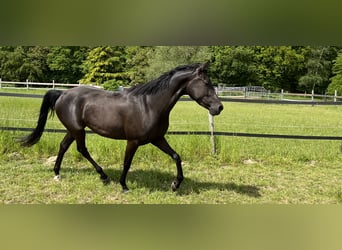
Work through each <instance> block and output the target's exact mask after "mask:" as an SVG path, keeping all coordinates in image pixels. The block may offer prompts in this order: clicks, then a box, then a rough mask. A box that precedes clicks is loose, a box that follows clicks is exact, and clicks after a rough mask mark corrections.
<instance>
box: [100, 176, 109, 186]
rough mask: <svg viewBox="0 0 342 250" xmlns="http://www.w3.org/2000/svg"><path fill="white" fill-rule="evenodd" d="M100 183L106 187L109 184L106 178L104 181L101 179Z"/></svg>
mask: <svg viewBox="0 0 342 250" xmlns="http://www.w3.org/2000/svg"><path fill="white" fill-rule="evenodd" d="M101 181H102V183H103V185H108V184H109V183H110V179H109V177H107V178H106V179H102V178H101Z"/></svg>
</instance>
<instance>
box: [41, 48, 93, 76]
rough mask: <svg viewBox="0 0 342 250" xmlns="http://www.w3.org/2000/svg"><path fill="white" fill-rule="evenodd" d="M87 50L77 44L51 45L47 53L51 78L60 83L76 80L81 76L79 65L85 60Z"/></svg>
mask: <svg viewBox="0 0 342 250" xmlns="http://www.w3.org/2000/svg"><path fill="white" fill-rule="evenodd" d="M88 51H89V48H86V47H78V46H56V47H51V49H50V52H49V54H48V55H47V63H48V66H49V68H50V70H51V78H52V79H53V80H55V81H56V82H62V83H76V82H78V80H79V79H81V78H82V77H83V72H82V67H81V65H82V63H83V62H84V61H85V59H86V57H87V53H88Z"/></svg>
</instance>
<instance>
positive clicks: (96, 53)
mask: <svg viewBox="0 0 342 250" xmlns="http://www.w3.org/2000/svg"><path fill="white" fill-rule="evenodd" d="M82 67H83V72H84V73H85V75H84V76H83V78H82V79H80V80H79V82H80V83H93V84H95V85H102V84H103V83H105V82H107V84H106V86H105V87H106V88H109V89H115V88H117V87H118V86H125V85H127V83H128V81H129V80H128V77H127V74H126V73H125V72H124V69H125V53H124V47H122V46H116V47H109V46H106V47H95V48H93V49H91V50H90V52H89V54H88V56H87V59H86V60H85V62H84V63H83V65H82Z"/></svg>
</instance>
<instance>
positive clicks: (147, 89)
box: [127, 63, 200, 96]
mask: <svg viewBox="0 0 342 250" xmlns="http://www.w3.org/2000/svg"><path fill="white" fill-rule="evenodd" d="M199 65H200V63H194V64H190V65H182V66H178V67H176V68H174V69H173V70H170V71H168V72H165V73H164V74H162V75H161V76H159V77H158V78H157V79H154V80H152V81H150V82H147V83H142V84H138V85H135V86H133V87H131V88H129V89H128V90H127V92H128V93H131V94H133V95H136V96H137V95H154V94H156V93H158V92H160V91H161V90H163V89H165V88H168V87H169V83H170V79H171V78H172V76H173V75H174V74H175V73H177V72H179V71H188V70H189V71H195V70H196V69H197V68H198V66H199Z"/></svg>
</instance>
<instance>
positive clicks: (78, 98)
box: [21, 63, 223, 192]
mask: <svg viewBox="0 0 342 250" xmlns="http://www.w3.org/2000/svg"><path fill="white" fill-rule="evenodd" d="M207 68H208V63H205V64H199V63H196V64H192V65H186V66H179V67H177V68H175V69H173V70H171V71H169V72H167V73H165V74H163V75H161V76H160V77H159V78H157V79H155V80H152V81H150V82H148V83H146V84H141V85H137V86H134V87H131V88H130V89H128V90H125V91H123V92H120V93H116V92H110V91H104V90H101V89H98V88H94V87H85V86H80V87H76V88H73V89H69V90H66V91H59V90H49V91H48V92H47V93H46V94H45V96H44V98H43V102H42V105H41V108H40V115H39V119H38V123H37V127H36V128H35V129H34V131H33V132H32V133H31V134H30V135H28V136H27V137H24V138H22V140H21V143H22V145H23V146H32V145H33V144H35V143H37V142H38V141H39V139H40V137H41V135H42V133H43V131H44V127H45V124H46V120H47V116H48V113H49V111H50V110H51V111H55V112H56V114H57V116H58V118H59V119H60V121H61V122H62V123H63V125H64V126H65V127H66V129H67V134H66V135H65V137H64V139H63V140H62V142H61V144H60V149H59V153H58V156H57V160H56V163H55V166H54V172H55V174H56V176H55V178H56V179H59V170H60V167H61V163H62V159H63V156H64V153H65V152H66V151H67V150H68V148H69V146H70V145H71V144H72V142H73V141H74V140H76V143H77V150H78V151H79V152H80V153H81V154H82V155H83V156H84V157H85V158H86V159H87V160H88V161H89V162H90V163H91V164H92V165H93V166H94V167H95V169H96V171H97V173H99V174H100V178H101V180H102V181H103V182H104V183H108V182H109V179H108V176H107V175H106V174H105V173H104V172H103V170H102V168H101V167H100V166H99V165H98V164H97V163H96V162H95V161H94V160H93V158H92V157H91V156H90V154H89V152H88V150H87V148H86V145H85V136H86V133H85V130H84V129H85V127H89V128H90V129H91V130H92V131H94V132H95V133H97V134H100V135H102V136H105V137H109V138H112V139H123V140H127V146H126V152H125V159H124V165H123V172H122V175H121V177H120V184H121V186H122V188H123V191H124V192H126V191H128V187H127V185H126V175H127V172H128V170H129V168H130V165H131V162H132V159H133V156H134V154H135V152H136V150H137V149H138V147H139V146H140V145H144V144H147V143H152V144H153V145H155V146H156V147H158V148H159V149H160V150H162V151H163V152H165V153H166V154H168V155H170V156H171V157H172V159H173V160H174V161H175V162H176V165H177V178H176V180H175V181H174V182H172V185H171V187H172V190H173V191H175V190H176V189H178V188H179V186H180V184H181V182H182V180H183V171H182V165H181V159H180V157H179V155H178V154H177V153H176V152H175V151H174V150H173V149H172V148H171V147H170V146H169V144H168V142H167V141H166V139H165V137H164V135H165V133H166V132H167V129H168V126H169V114H170V111H171V109H172V108H173V107H174V105H175V104H176V102H177V101H178V99H179V98H180V97H181V96H182V95H189V96H190V97H191V98H192V99H194V100H195V101H196V102H197V103H198V104H199V105H201V106H203V107H205V108H206V109H208V110H209V112H210V114H212V115H218V114H220V112H221V111H222V110H223V106H222V103H221V101H220V100H219V98H218V97H217V95H216V93H215V90H214V88H213V86H212V85H211V82H210V79H209V77H208V75H207Z"/></svg>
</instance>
